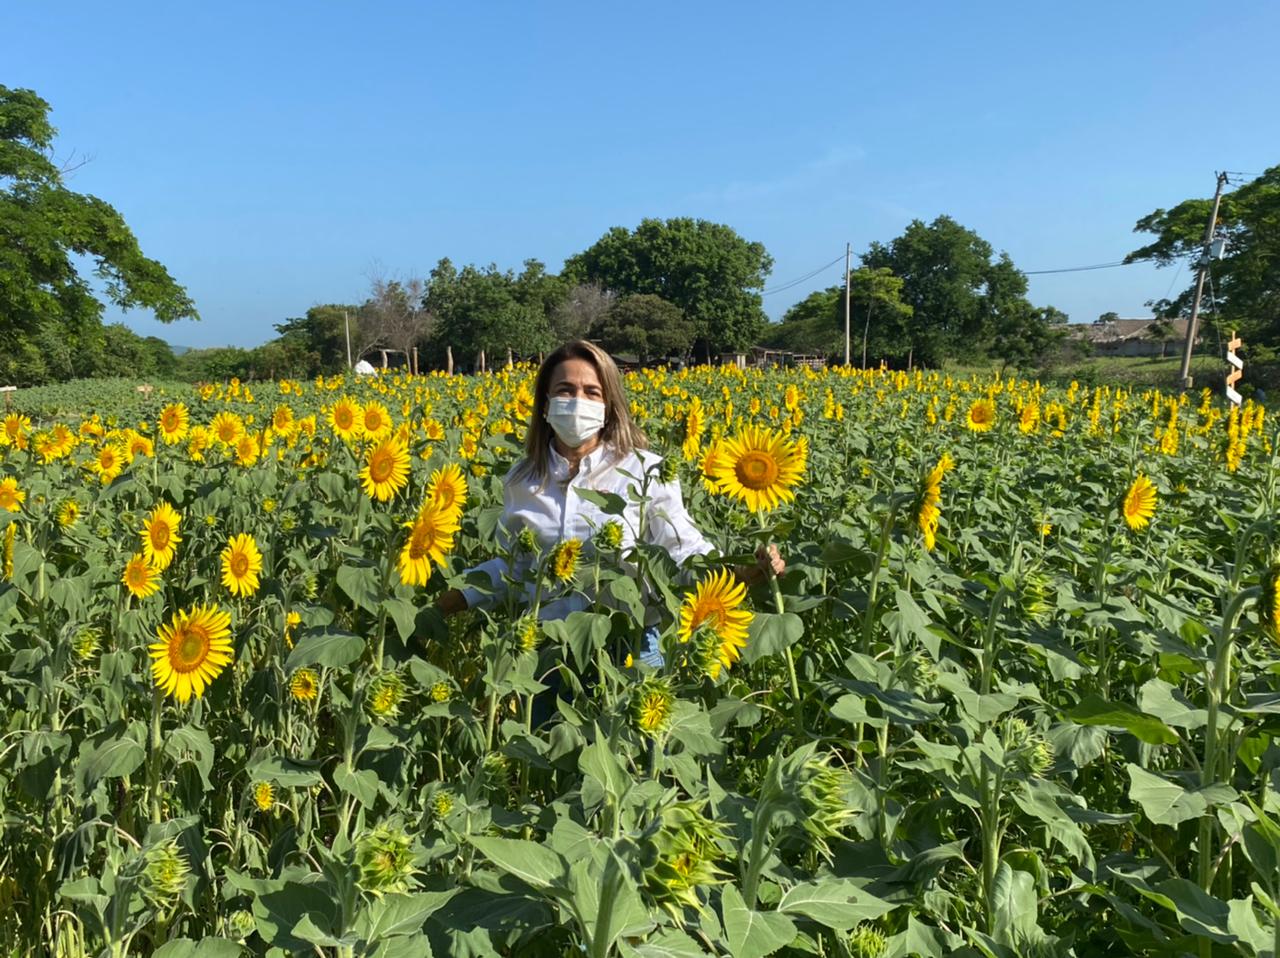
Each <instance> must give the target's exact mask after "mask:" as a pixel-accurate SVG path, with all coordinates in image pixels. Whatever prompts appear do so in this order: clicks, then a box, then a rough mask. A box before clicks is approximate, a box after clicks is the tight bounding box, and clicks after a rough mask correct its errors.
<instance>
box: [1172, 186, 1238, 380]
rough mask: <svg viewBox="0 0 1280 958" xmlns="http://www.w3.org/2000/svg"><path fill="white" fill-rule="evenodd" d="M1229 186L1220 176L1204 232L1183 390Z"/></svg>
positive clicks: (1182, 375)
mask: <svg viewBox="0 0 1280 958" xmlns="http://www.w3.org/2000/svg"><path fill="white" fill-rule="evenodd" d="M1226 185H1227V174H1226V173H1219V174H1218V188H1217V189H1216V190H1215V191H1214V193H1213V212H1212V213H1210V214H1209V225H1208V226H1207V227H1206V228H1205V231H1204V243H1203V244H1202V245H1203V247H1204V249H1203V250H1201V252H1200V269H1199V270H1198V271H1197V272H1196V294H1195V297H1194V298H1193V299H1192V300H1191V320H1190V321H1189V322H1188V323H1187V341H1186V342H1185V343H1184V344H1183V346H1182V369H1181V371H1180V372H1179V374H1178V378H1179V379H1181V380H1182V388H1183V389H1190V388H1191V351H1192V349H1194V348H1195V344H1196V333H1197V331H1198V328H1199V325H1200V297H1201V296H1202V295H1203V294H1204V280H1205V277H1206V276H1208V275H1209V244H1210V243H1212V242H1213V231H1214V229H1216V228H1217V226H1218V207H1219V206H1221V205H1222V189H1223V187H1225V186H1226Z"/></svg>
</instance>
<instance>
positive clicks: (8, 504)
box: [0, 476, 27, 512]
mask: <svg viewBox="0 0 1280 958" xmlns="http://www.w3.org/2000/svg"><path fill="white" fill-rule="evenodd" d="M26 501H27V494H26V493H25V492H23V491H22V490H21V489H19V488H18V480H17V479H15V478H13V476H6V477H5V478H4V479H0V509H4V510H6V511H8V512H18V511H20V510H21V509H22V504H23V503H24V502H26Z"/></svg>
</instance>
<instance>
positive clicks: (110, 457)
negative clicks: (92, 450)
mask: <svg viewBox="0 0 1280 958" xmlns="http://www.w3.org/2000/svg"><path fill="white" fill-rule="evenodd" d="M124 459H125V456H124V449H123V448H121V447H120V446H119V445H118V444H117V443H114V442H104V443H103V444H102V445H101V446H99V447H98V454H97V456H95V457H94V460H93V462H92V463H90V465H89V468H90V469H92V470H93V471H94V472H96V473H97V474H98V479H99V480H100V481H101V482H102V484H103V485H104V486H105V485H107V484H108V483H110V482H111V481H112V480H113V479H115V478H116V476H118V475H120V473H121V472H122V471H123V470H124Z"/></svg>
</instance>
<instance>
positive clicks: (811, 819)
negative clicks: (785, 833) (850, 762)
mask: <svg viewBox="0 0 1280 958" xmlns="http://www.w3.org/2000/svg"><path fill="white" fill-rule="evenodd" d="M831 758H832V756H831V754H830V753H818V754H815V755H813V756H811V757H810V758H809V759H808V760H807V761H806V762H805V765H804V770H803V772H802V774H801V779H800V804H801V807H802V808H803V809H804V815H803V816H802V818H801V824H802V826H803V827H804V830H805V831H806V832H808V833H809V836H810V837H811V838H812V839H813V842H814V845H815V846H816V848H817V850H818V851H819V853H821V854H822V855H824V856H827V857H829V856H830V849H829V848H828V847H827V839H830V838H838V837H840V833H841V832H843V831H844V830H845V829H846V828H848V827H849V825H851V824H852V823H853V820H854V818H856V817H857V814H858V811H857V809H855V808H854V807H853V805H852V804H851V803H850V801H849V796H850V793H851V791H852V789H853V773H852V772H850V771H849V770H848V769H846V768H840V767H838V766H834V765H832V764H831Z"/></svg>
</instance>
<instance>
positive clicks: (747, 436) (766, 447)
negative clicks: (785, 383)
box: [702, 426, 806, 512]
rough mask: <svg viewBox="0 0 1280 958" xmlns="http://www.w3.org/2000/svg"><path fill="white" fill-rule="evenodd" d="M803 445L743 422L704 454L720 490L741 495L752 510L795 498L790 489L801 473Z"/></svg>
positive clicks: (704, 461)
mask: <svg viewBox="0 0 1280 958" xmlns="http://www.w3.org/2000/svg"><path fill="white" fill-rule="evenodd" d="M805 452H806V447H805V445H804V444H802V443H800V442H798V441H792V440H790V439H787V438H786V437H785V436H784V435H783V434H782V433H780V432H776V431H775V430H773V429H768V428H765V427H760V426H746V427H745V428H743V429H742V430H741V431H740V432H739V433H738V434H737V435H736V436H734V437H733V438H731V439H722V440H721V441H720V443H719V445H718V447H717V448H716V450H715V452H714V453H711V452H708V455H707V456H706V457H705V458H704V460H703V464H702V468H703V472H704V473H706V474H709V475H710V477H711V479H712V481H713V482H714V483H715V485H716V489H717V491H719V492H722V493H725V494H727V495H731V496H734V497H736V498H738V499H741V500H742V501H743V502H744V503H746V506H747V508H748V509H750V510H752V511H753V512H760V511H766V510H769V509H774V508H776V507H777V506H778V505H779V504H780V503H783V502H790V501H791V500H792V499H794V498H795V493H794V492H793V491H792V489H793V488H794V487H795V486H796V485H798V484H799V482H800V480H801V478H802V477H803V475H804V469H805Z"/></svg>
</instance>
